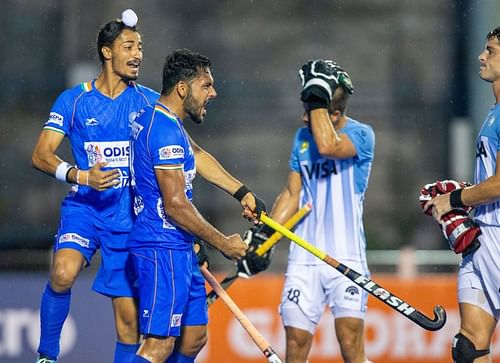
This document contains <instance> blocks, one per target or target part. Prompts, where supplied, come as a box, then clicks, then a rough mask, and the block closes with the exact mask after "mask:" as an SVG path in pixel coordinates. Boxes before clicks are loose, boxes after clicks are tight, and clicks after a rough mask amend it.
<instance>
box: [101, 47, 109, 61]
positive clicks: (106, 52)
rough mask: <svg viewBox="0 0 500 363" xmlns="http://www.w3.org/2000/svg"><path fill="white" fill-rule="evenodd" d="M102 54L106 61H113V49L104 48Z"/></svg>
mask: <svg viewBox="0 0 500 363" xmlns="http://www.w3.org/2000/svg"><path fill="white" fill-rule="evenodd" d="M101 53H102V56H103V57H104V59H105V60H110V59H111V48H110V47H106V46H104V47H102V48H101Z"/></svg>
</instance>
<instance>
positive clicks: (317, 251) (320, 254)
mask: <svg viewBox="0 0 500 363" xmlns="http://www.w3.org/2000/svg"><path fill="white" fill-rule="evenodd" d="M260 220H261V221H262V222H263V223H265V224H267V225H268V226H269V227H271V228H272V229H274V230H275V231H277V232H279V233H281V234H282V235H283V236H285V237H286V238H288V239H289V240H291V241H293V242H295V243H297V244H298V245H299V246H300V247H302V248H304V249H305V250H307V251H309V252H310V253H312V254H313V255H314V256H316V257H318V258H319V259H320V260H324V259H325V257H326V253H325V252H323V251H321V250H320V249H318V248H316V247H315V246H313V245H312V244H310V243H309V242H307V241H306V240H305V239H303V238H301V237H299V236H297V235H296V234H295V233H293V232H292V231H290V230H288V228H285V227H284V226H282V225H281V224H279V223H278V222H276V221H275V220H273V219H271V218H269V217H268V216H266V215H265V214H264V213H262V214H261V215H260Z"/></svg>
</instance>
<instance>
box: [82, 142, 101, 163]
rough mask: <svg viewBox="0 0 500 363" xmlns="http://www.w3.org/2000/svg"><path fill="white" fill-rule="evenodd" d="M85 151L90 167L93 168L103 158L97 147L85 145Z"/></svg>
mask: <svg viewBox="0 0 500 363" xmlns="http://www.w3.org/2000/svg"><path fill="white" fill-rule="evenodd" d="M85 151H86V152H87V157H88V159H89V165H90V166H94V165H95V164H97V163H100V162H101V161H102V159H103V157H102V152H101V150H100V148H99V145H96V144H91V143H89V144H87V145H86V147H85Z"/></svg>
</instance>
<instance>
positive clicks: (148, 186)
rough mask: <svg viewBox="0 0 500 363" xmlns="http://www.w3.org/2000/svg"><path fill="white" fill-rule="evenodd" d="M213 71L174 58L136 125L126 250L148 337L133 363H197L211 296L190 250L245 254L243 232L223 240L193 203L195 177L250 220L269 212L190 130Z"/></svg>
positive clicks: (180, 53)
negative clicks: (198, 245) (199, 246)
mask: <svg viewBox="0 0 500 363" xmlns="http://www.w3.org/2000/svg"><path fill="white" fill-rule="evenodd" d="M210 65H211V63H210V60H209V59H208V58H206V57H205V56H202V55H200V54H198V53H195V52H192V51H189V50H187V49H181V50H176V51H174V52H173V53H171V54H170V55H169V56H168V57H167V58H166V61H165V66H164V68H163V82H162V91H161V96H160V99H159V101H158V102H157V103H156V104H155V105H154V106H148V107H146V108H145V109H144V111H143V112H141V114H139V115H138V116H137V118H136V119H135V121H134V123H133V126H132V137H131V172H132V180H133V185H134V191H135V195H136V197H135V204H134V206H135V209H136V212H137V219H136V222H135V224H134V228H133V229H132V231H131V233H130V235H129V241H128V245H129V247H130V249H131V258H132V261H133V262H134V266H135V270H136V273H137V276H138V280H137V286H138V290H139V317H140V328H141V333H142V334H143V335H144V337H145V339H144V342H143V344H142V345H141V347H140V349H139V351H138V352H137V356H136V359H135V360H134V361H133V362H154V363H157V362H158V363H159V362H161V363H163V362H164V361H165V359H166V358H167V357H169V358H168V360H167V362H168V363H192V362H194V359H195V357H196V355H197V354H198V352H199V351H200V350H201V349H202V348H203V346H204V344H205V342H206V339H207V337H206V334H207V329H206V325H207V322H208V316H207V304H206V291H205V283H204V279H203V277H202V275H201V273H200V270H199V268H198V264H197V262H198V261H197V258H196V255H195V254H194V251H193V247H192V245H193V240H194V237H195V236H197V237H199V238H200V239H202V240H204V241H206V242H207V243H209V244H211V245H212V246H213V247H215V248H217V249H219V250H220V251H222V252H223V253H224V254H225V255H226V256H227V257H229V258H231V259H238V258H240V257H242V256H244V255H245V251H246V249H247V245H246V244H245V243H244V242H243V241H242V239H241V237H240V236H239V235H238V234H233V235H231V236H226V235H224V234H222V233H221V232H220V231H218V230H217V229H216V228H214V227H213V226H212V225H211V224H210V223H208V222H207V221H206V220H205V219H204V218H203V216H202V215H201V214H200V213H199V212H198V210H197V209H196V207H195V206H194V205H193V203H192V198H193V179H194V177H195V175H196V174H197V173H198V174H200V175H201V176H202V177H203V178H204V179H206V180H207V181H208V182H210V183H212V184H214V185H216V186H217V187H219V188H220V189H222V190H224V191H225V192H227V193H228V194H230V195H232V196H234V197H235V198H236V199H237V200H238V201H240V204H241V206H242V208H243V213H244V215H245V216H246V217H247V218H249V219H252V220H254V221H255V220H257V218H258V213H260V212H261V211H263V210H264V211H265V206H264V204H263V203H262V201H260V200H259V199H258V198H257V197H256V196H255V195H254V194H253V193H251V192H250V190H249V189H248V188H247V187H246V186H244V185H243V184H242V183H241V182H239V181H238V180H236V179H235V178H234V177H232V176H231V175H230V174H229V173H228V172H227V171H226V170H224V168H223V167H222V166H221V165H220V164H219V163H218V162H217V160H215V159H214V158H213V157H212V156H211V155H210V154H208V153H207V152H206V151H204V150H203V149H202V148H201V147H199V146H198V145H197V144H196V143H195V142H194V141H193V140H192V139H191V138H190V136H189V135H188V133H187V132H186V130H185V128H184V124H183V122H184V119H186V118H187V117H189V118H191V119H192V120H193V121H194V122H197V123H201V122H202V121H203V119H204V116H205V114H206V110H205V107H206V105H207V103H208V102H210V101H211V100H212V99H214V98H215V97H216V92H215V89H214V80H213V77H212V74H211V71H210ZM174 348H175V350H174ZM172 352H173V353H172Z"/></svg>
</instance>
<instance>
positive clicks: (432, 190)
mask: <svg viewBox="0 0 500 363" xmlns="http://www.w3.org/2000/svg"><path fill="white" fill-rule="evenodd" d="M469 185H470V184H469V183H466V182H457V181H454V180H442V181H439V180H438V181H437V182H435V183H431V184H426V185H425V186H424V187H423V188H422V189H420V197H419V201H420V206H421V207H422V209H423V207H424V205H425V203H426V202H427V201H429V200H431V199H432V198H435V197H436V196H438V195H441V194H447V193H450V192H452V191H453V190H456V189H460V188H465V187H467V186H469ZM472 209H473V207H466V208H465V209H462V208H460V209H453V210H451V211H450V212H448V213H446V214H445V215H444V216H443V217H442V218H441V223H439V225H440V227H441V231H442V232H443V235H444V237H445V238H446V240H447V241H448V244H449V246H450V248H451V249H452V250H453V251H454V252H455V253H457V254H458V253H462V255H463V256H466V255H468V254H470V253H472V252H474V251H475V250H477V249H478V248H479V246H480V243H479V241H478V240H477V237H478V236H479V235H480V234H481V230H480V228H479V226H478V225H477V224H476V223H475V222H474V221H473V220H472V219H471V218H470V217H469V214H468V213H469V212H470V211H471V210H472ZM424 213H425V214H427V215H432V210H431V209H428V210H426V211H425V210H424Z"/></svg>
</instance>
